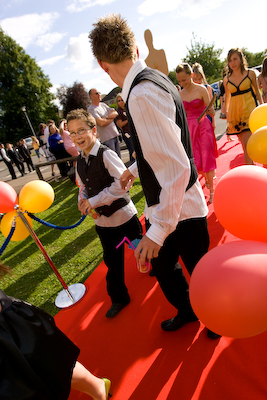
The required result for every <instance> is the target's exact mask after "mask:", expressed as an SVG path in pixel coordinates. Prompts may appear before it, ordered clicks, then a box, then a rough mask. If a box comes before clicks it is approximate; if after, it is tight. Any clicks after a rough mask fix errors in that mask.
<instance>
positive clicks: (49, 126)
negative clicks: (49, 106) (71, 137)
mask: <svg viewBox="0 0 267 400" xmlns="http://www.w3.org/2000/svg"><path fill="white" fill-rule="evenodd" d="M51 126H52V127H53V128H55V130H56V132H57V133H59V130H58V128H57V127H56V125H55V124H54V123H53V124H49V125H48V130H49V134H50V133H51V132H50V128H51Z"/></svg>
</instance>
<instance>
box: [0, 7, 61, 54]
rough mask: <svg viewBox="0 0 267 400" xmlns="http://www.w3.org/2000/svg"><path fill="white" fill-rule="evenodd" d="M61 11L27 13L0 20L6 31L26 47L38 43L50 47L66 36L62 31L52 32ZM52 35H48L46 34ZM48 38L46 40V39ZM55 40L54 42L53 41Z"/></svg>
mask: <svg viewBox="0 0 267 400" xmlns="http://www.w3.org/2000/svg"><path fill="white" fill-rule="evenodd" d="M58 18H59V13H57V12H53V13H42V14H26V15H22V16H20V17H14V18H6V19H3V20H2V21H0V25H1V27H2V29H3V30H4V31H5V33H6V34H7V35H9V36H11V37H12V38H13V39H14V40H15V41H16V42H17V43H19V44H20V45H21V46H22V47H23V48H24V49H25V48H27V47H28V46H30V45H32V44H37V45H39V46H42V47H44V48H46V49H50V48H51V47H52V46H53V44H54V43H58V41H59V40H61V38H62V37H63V36H64V34H60V33H56V32H54V33H50V30H51V28H52V26H53V25H54V23H55V21H56V20H57V19H58ZM48 34H49V35H50V36H46V35H48ZM45 39H46V40H45ZM53 42H54V43H53Z"/></svg>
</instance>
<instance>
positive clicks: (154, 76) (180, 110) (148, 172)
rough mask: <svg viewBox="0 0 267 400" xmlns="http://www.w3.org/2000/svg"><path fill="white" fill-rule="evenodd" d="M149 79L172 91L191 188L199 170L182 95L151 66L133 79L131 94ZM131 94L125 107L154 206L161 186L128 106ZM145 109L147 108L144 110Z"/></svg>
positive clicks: (145, 187) (145, 186)
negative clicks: (142, 145) (141, 142)
mask: <svg viewBox="0 0 267 400" xmlns="http://www.w3.org/2000/svg"><path fill="white" fill-rule="evenodd" d="M144 80H148V81H151V82H153V83H155V84H156V85H158V86H160V87H161V88H162V89H164V90H166V92H168V93H170V94H171V96H172V98H173V101H174V103H175V106H176V121H175V122H176V124H177V125H178V126H179V127H180V129H181V141H182V144H183V146H184V149H185V151H186V154H187V156H188V158H189V161H190V166H191V174H190V179H189V183H188V186H187V188H186V190H188V189H190V187H191V186H193V184H194V183H195V182H196V180H197V178H198V172H197V169H196V166H195V163H194V158H193V151H192V145H191V138H190V134H189V130H188V125H187V119H186V113H185V110H184V106H183V102H182V100H181V97H180V95H179V93H178V90H177V88H176V87H175V86H174V85H173V83H172V82H171V81H170V80H169V78H168V77H167V76H166V75H164V74H162V73H161V72H159V71H157V70H154V69H151V68H149V67H147V68H145V69H144V70H143V71H141V72H140V73H139V74H138V75H137V76H136V77H135V79H134V80H133V83H132V85H131V88H130V90H129V94H130V92H131V90H132V89H133V87H134V86H136V85H138V83H140V82H141V81H144ZM129 94H128V98H127V100H126V103H125V109H126V113H127V117H128V124H129V127H130V131H131V134H132V135H131V137H132V140H133V143H134V148H135V152H136V161H137V165H138V171H139V177H140V181H141V184H142V187H143V190H144V194H145V198H146V202H147V205H148V206H153V205H155V204H158V203H159V196H160V192H161V189H162V188H161V186H160V184H159V182H158V180H157V178H156V176H155V174H154V172H153V170H152V168H151V166H150V165H149V164H148V162H147V161H146V160H145V158H144V156H143V152H142V149H141V145H140V142H139V139H138V135H137V132H136V129H135V126H134V123H133V120H132V118H131V115H130V112H129V108H128V99H129ZM144 111H145V110H144Z"/></svg>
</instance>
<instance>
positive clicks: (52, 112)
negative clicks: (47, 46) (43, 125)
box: [0, 27, 59, 143]
mask: <svg viewBox="0 0 267 400" xmlns="http://www.w3.org/2000/svg"><path fill="white" fill-rule="evenodd" d="M51 86H52V84H51V83H50V81H49V78H48V76H46V75H44V73H43V71H42V70H41V68H40V67H39V66H38V65H37V63H36V62H35V60H34V59H33V58H31V57H30V56H29V55H27V54H26V53H25V51H24V50H23V48H22V47H20V46H19V45H18V44H17V43H16V42H15V41H14V40H13V39H12V38H11V37H10V36H8V35H6V34H5V33H4V32H3V30H2V29H1V27H0V140H1V141H2V142H4V143H5V142H12V143H15V142H16V141H17V140H18V139H20V138H21V137H26V136H32V132H31V129H30V127H29V124H28V122H27V120H26V118H25V115H24V113H23V112H22V110H21V107H23V106H26V112H27V114H28V117H29V119H30V121H31V124H32V126H33V128H34V131H35V132H37V133H38V130H39V124H40V122H46V121H47V119H49V118H52V119H54V120H55V121H58V120H59V116H58V112H57V107H56V106H55V105H54V103H53V99H54V95H53V94H52V93H51V92H50V88H51Z"/></svg>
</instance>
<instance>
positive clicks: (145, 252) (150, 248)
mask: <svg viewBox="0 0 267 400" xmlns="http://www.w3.org/2000/svg"><path fill="white" fill-rule="evenodd" d="M160 248H161V246H160V245H159V244H157V243H155V242H153V240H151V239H149V238H148V237H147V236H146V235H145V236H143V237H142V239H141V240H140V242H139V244H138V246H137V247H136V249H135V251H134V255H135V258H136V260H137V261H138V259H139V258H140V261H141V264H142V265H145V262H150V260H151V259H152V258H156V257H158V255H159V251H160Z"/></svg>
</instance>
